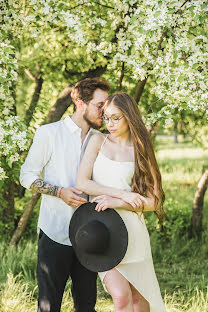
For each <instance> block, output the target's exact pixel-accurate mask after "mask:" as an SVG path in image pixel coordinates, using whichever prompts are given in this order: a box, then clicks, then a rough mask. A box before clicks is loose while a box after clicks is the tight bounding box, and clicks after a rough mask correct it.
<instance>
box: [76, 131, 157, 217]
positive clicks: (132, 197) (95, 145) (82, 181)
mask: <svg viewBox="0 0 208 312" xmlns="http://www.w3.org/2000/svg"><path fill="white" fill-rule="evenodd" d="M103 139H104V135H103V134H95V135H93V136H92V137H91V138H90V141H89V143H88V145H87V148H86V150H85V154H84V156H83V159H82V162H81V165H80V168H79V171H78V175H77V182H76V187H77V188H78V189H80V190H82V191H83V192H85V193H86V194H88V195H93V196H99V195H104V194H105V195H108V196H111V197H115V198H117V199H121V200H122V202H121V201H120V208H124V209H129V210H134V211H136V210H138V211H141V207H144V210H153V209H152V208H150V206H151V205H150V198H145V197H143V196H141V195H140V194H137V193H133V192H128V191H124V190H120V189H117V188H112V187H108V186H104V185H101V184H99V183H97V182H95V181H93V180H92V170H93V165H94V162H95V160H96V158H97V155H98V152H99V150H100V147H101V145H102V143H103ZM117 203H118V201H117Z"/></svg>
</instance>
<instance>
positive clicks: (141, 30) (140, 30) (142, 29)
mask: <svg viewBox="0 0 208 312" xmlns="http://www.w3.org/2000/svg"><path fill="white" fill-rule="evenodd" d="M138 32H140V33H141V34H145V33H146V31H145V30H144V28H142V27H139V28H138Z"/></svg>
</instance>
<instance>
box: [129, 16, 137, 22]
mask: <svg viewBox="0 0 208 312" xmlns="http://www.w3.org/2000/svg"><path fill="white" fill-rule="evenodd" d="M137 19H138V17H137V16H135V15H134V16H132V17H131V18H130V24H133V23H134V22H135V21H136V20H137Z"/></svg>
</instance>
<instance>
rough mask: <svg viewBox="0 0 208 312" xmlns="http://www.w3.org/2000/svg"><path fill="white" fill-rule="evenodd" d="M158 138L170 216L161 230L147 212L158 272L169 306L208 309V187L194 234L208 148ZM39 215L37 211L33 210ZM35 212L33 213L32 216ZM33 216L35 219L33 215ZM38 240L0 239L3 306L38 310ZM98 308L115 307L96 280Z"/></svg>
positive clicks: (192, 311) (196, 311) (189, 311)
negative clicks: (199, 230) (200, 229)
mask: <svg viewBox="0 0 208 312" xmlns="http://www.w3.org/2000/svg"><path fill="white" fill-rule="evenodd" d="M171 140H172V139H171V138H170V139H168V140H167V139H164V138H163V137H159V138H158V139H157V146H156V148H157V158H158V161H159V165H160V169H161V172H162V177H163V183H164V189H165V193H166V202H165V210H166V212H167V215H168V216H167V220H166V225H165V230H164V232H162V233H161V232H159V230H158V226H157V220H156V217H155V216H154V215H153V214H151V213H148V214H147V216H146V221H147V226H148V229H149V232H150V237H151V245H152V253H153V259H154V264H155V270H156V274H157V277H158V280H159V284H160V287H161V292H162V295H163V297H164V301H165V305H166V308H167V311H169V312H180V311H186V312H207V311H208V261H207V259H208V245H207V243H206V242H207V234H206V232H205V229H206V216H207V213H208V209H207V208H208V192H207V194H206V196H205V203H204V222H203V226H204V233H203V235H202V240H201V241H197V240H196V239H190V237H189V230H190V220H191V212H192V202H193V196H194V192H195V189H196V186H197V182H198V181H199V179H200V176H201V174H202V170H203V168H204V167H205V166H208V151H203V150H202V149H201V148H199V147H196V146H193V145H192V144H191V142H183V143H178V144H173V143H172V142H171ZM35 217H36V215H35ZM33 218H34V217H33ZM33 222H34V220H33ZM36 245H37V242H36V241H34V239H33V240H31V239H30V240H26V239H23V240H22V242H20V244H19V245H18V247H17V248H15V247H12V248H8V247H7V244H6V242H1V243H0V259H1V260H0V263H1V265H0V311H1V312H19V311H27V312H30V311H31V312H32V311H36V300H37V286H36V250H37V246H36ZM96 308H97V312H110V311H114V308H113V304H112V301H111V299H110V297H109V295H108V294H106V293H105V291H104V290H103V288H102V285H101V283H100V281H99V280H98V301H97V307H96ZM66 311H67V312H70V311H73V304H72V300H71V295H70V281H69V282H68V284H67V287H66V291H65V294H64V298H63V305H62V312H66Z"/></svg>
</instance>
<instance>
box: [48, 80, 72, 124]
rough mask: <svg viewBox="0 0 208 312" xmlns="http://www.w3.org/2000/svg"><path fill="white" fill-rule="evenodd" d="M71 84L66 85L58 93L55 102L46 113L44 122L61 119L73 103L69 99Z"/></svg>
mask: <svg viewBox="0 0 208 312" xmlns="http://www.w3.org/2000/svg"><path fill="white" fill-rule="evenodd" d="M71 90H72V86H70V85H69V86H67V87H66V88H65V89H64V90H63V91H62V92H61V93H60V95H59V97H58V99H57V100H56V103H55V104H54V105H53V106H52V108H51V109H50V111H49V113H48V115H47V121H46V123H50V122H55V121H58V120H60V119H61V117H62V116H63V114H64V113H65V111H66V110H67V108H68V107H69V106H70V105H72V104H73V102H72V99H71Z"/></svg>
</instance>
